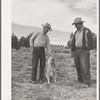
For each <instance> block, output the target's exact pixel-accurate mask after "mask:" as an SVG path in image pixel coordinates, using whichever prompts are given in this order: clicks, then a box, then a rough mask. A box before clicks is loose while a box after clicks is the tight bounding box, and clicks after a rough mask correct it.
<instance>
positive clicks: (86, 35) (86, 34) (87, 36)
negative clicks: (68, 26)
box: [71, 27, 93, 52]
mask: <svg viewBox="0 0 100 100" xmlns="http://www.w3.org/2000/svg"><path fill="white" fill-rule="evenodd" d="M76 32H77V31H76ZM76 32H75V33H74V37H73V40H72V46H71V51H72V52H74V51H75V48H76V47H75V35H76ZM86 42H87V45H86ZM82 44H83V46H82V47H81V49H83V50H91V49H92V44H93V37H92V32H91V31H90V29H88V28H86V27H84V29H83V41H82Z"/></svg>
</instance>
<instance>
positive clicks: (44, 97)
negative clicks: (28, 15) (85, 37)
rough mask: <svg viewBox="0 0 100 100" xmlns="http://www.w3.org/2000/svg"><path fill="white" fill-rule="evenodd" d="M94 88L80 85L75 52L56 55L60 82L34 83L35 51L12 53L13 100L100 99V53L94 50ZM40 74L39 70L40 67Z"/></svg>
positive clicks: (21, 50) (13, 51)
mask: <svg viewBox="0 0 100 100" xmlns="http://www.w3.org/2000/svg"><path fill="white" fill-rule="evenodd" d="M90 53H91V55H90V60H91V87H90V88H84V87H83V86H82V84H80V83H78V82H77V80H76V79H77V74H76V70H75V65H74V63H73V58H71V53H70V52H68V53H53V56H54V58H55V61H56V62H55V63H56V66H57V68H56V71H57V82H56V83H53V82H51V83H50V84H47V82H44V83H43V84H40V83H37V84H31V83H29V81H30V80H31V70H32V49H31V48H21V49H20V50H12V87H11V88H12V89H11V90H12V96H11V97H12V100H96V98H97V93H96V91H97V86H96V84H97V83H96V81H97V80H96V76H97V63H96V61H97V54H96V50H92V51H91V52H90ZM38 71H39V68H38Z"/></svg>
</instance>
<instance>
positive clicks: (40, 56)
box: [31, 47, 45, 81]
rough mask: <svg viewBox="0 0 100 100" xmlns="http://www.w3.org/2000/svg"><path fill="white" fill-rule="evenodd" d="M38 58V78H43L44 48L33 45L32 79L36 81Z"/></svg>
mask: <svg viewBox="0 0 100 100" xmlns="http://www.w3.org/2000/svg"><path fill="white" fill-rule="evenodd" d="M39 60H40V74H39V80H43V77H44V68H45V49H44V48H43V47H34V48H33V54H32V74H31V77H32V81H36V78H37V66H38V61H39Z"/></svg>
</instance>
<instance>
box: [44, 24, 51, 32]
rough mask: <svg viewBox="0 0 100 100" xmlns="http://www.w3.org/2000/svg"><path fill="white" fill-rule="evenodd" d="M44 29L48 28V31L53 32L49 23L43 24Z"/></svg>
mask: <svg viewBox="0 0 100 100" xmlns="http://www.w3.org/2000/svg"><path fill="white" fill-rule="evenodd" d="M42 26H43V27H45V28H47V30H48V31H51V30H52V28H51V25H50V24H49V23H46V24H45V25H43V24H42Z"/></svg>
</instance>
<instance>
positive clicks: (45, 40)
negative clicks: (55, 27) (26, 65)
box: [30, 23, 52, 84]
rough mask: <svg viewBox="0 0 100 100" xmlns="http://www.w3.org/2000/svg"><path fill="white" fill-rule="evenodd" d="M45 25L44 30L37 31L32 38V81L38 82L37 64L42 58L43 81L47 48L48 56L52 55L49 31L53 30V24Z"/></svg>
mask: <svg viewBox="0 0 100 100" xmlns="http://www.w3.org/2000/svg"><path fill="white" fill-rule="evenodd" d="M42 26H43V30H42V31H39V32H35V33H34V34H33V35H32V37H31V38H30V46H32V47H33V54H32V74H31V78H32V83H33V84H35V83H36V77H37V65H38V61H39V60H40V74H39V82H40V83H43V78H44V69H45V61H46V60H45V49H46V51H47V56H50V55H51V47H50V41H49V37H48V35H47V33H48V32H49V31H51V30H52V29H51V25H50V24H49V23H46V24H45V25H42Z"/></svg>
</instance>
